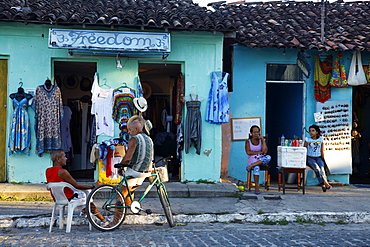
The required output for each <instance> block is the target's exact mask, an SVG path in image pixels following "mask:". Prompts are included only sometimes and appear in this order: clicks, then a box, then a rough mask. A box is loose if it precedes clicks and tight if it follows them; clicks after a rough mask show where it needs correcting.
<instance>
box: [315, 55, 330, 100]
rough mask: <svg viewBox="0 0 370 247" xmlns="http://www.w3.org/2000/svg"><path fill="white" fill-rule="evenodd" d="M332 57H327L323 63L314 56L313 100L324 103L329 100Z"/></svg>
mask: <svg viewBox="0 0 370 247" xmlns="http://www.w3.org/2000/svg"><path fill="white" fill-rule="evenodd" d="M332 62H333V57H332V56H331V55H329V56H327V57H326V59H325V61H324V62H321V61H320V57H319V55H316V56H315V74H314V83H315V86H314V95H315V99H316V100H317V101H319V102H321V103H324V102H325V101H327V100H328V99H330V98H331V91H330V85H329V80H330V78H331V72H332Z"/></svg>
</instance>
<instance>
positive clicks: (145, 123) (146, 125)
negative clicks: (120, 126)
mask: <svg viewBox="0 0 370 247" xmlns="http://www.w3.org/2000/svg"><path fill="white" fill-rule="evenodd" d="M135 120H138V121H140V122H141V123H142V124H143V131H144V133H145V134H147V135H150V130H151V129H152V128H153V124H152V122H150V120H145V119H144V118H142V117H140V116H139V115H133V116H132V117H130V119H129V120H128V121H127V126H128V125H129V124H130V123H132V122H133V121H135Z"/></svg>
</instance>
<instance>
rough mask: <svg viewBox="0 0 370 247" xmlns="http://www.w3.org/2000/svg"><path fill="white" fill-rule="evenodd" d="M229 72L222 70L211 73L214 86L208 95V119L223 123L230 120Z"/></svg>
mask: <svg viewBox="0 0 370 247" xmlns="http://www.w3.org/2000/svg"><path fill="white" fill-rule="evenodd" d="M228 79H229V74H228V73H226V72H221V71H218V72H216V71H214V72H212V73H211V80H212V86H211V89H210V91H209V95H208V102H207V111H206V121H207V122H209V123H212V124H223V123H228V122H229V121H230V115H229V95H228V93H229V92H228V87H227V80H228Z"/></svg>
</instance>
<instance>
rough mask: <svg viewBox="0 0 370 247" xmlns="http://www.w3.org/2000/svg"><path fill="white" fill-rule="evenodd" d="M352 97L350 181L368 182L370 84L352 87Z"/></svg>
mask: <svg viewBox="0 0 370 247" xmlns="http://www.w3.org/2000/svg"><path fill="white" fill-rule="evenodd" d="M368 84H369V83H368ZM352 99H353V101H352V107H353V108H352V113H353V116H352V122H353V126H352V147H351V149H352V175H351V176H350V183H351V184H370V169H369V161H370V160H369V157H370V128H369V127H370V85H367V84H365V85H363V86H356V87H353V97H352ZM355 122H356V123H355Z"/></svg>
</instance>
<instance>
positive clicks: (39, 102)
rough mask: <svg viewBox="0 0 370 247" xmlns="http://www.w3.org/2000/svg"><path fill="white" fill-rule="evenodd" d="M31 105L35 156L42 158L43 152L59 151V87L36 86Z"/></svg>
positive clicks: (60, 109)
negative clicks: (34, 133) (34, 119)
mask: <svg viewBox="0 0 370 247" xmlns="http://www.w3.org/2000/svg"><path fill="white" fill-rule="evenodd" d="M32 104H33V108H34V110H35V118H36V121H35V122H36V123H35V125H36V127H35V129H36V154H38V155H39V156H42V154H43V153H44V152H50V151H52V150H55V149H60V148H61V144H62V141H61V131H60V123H61V119H62V118H63V104H62V94H61V92H60V89H59V87H58V86H56V85H52V86H51V87H50V88H48V87H47V86H46V85H41V86H38V87H37V88H36V93H35V97H34V100H33V103H32Z"/></svg>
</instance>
